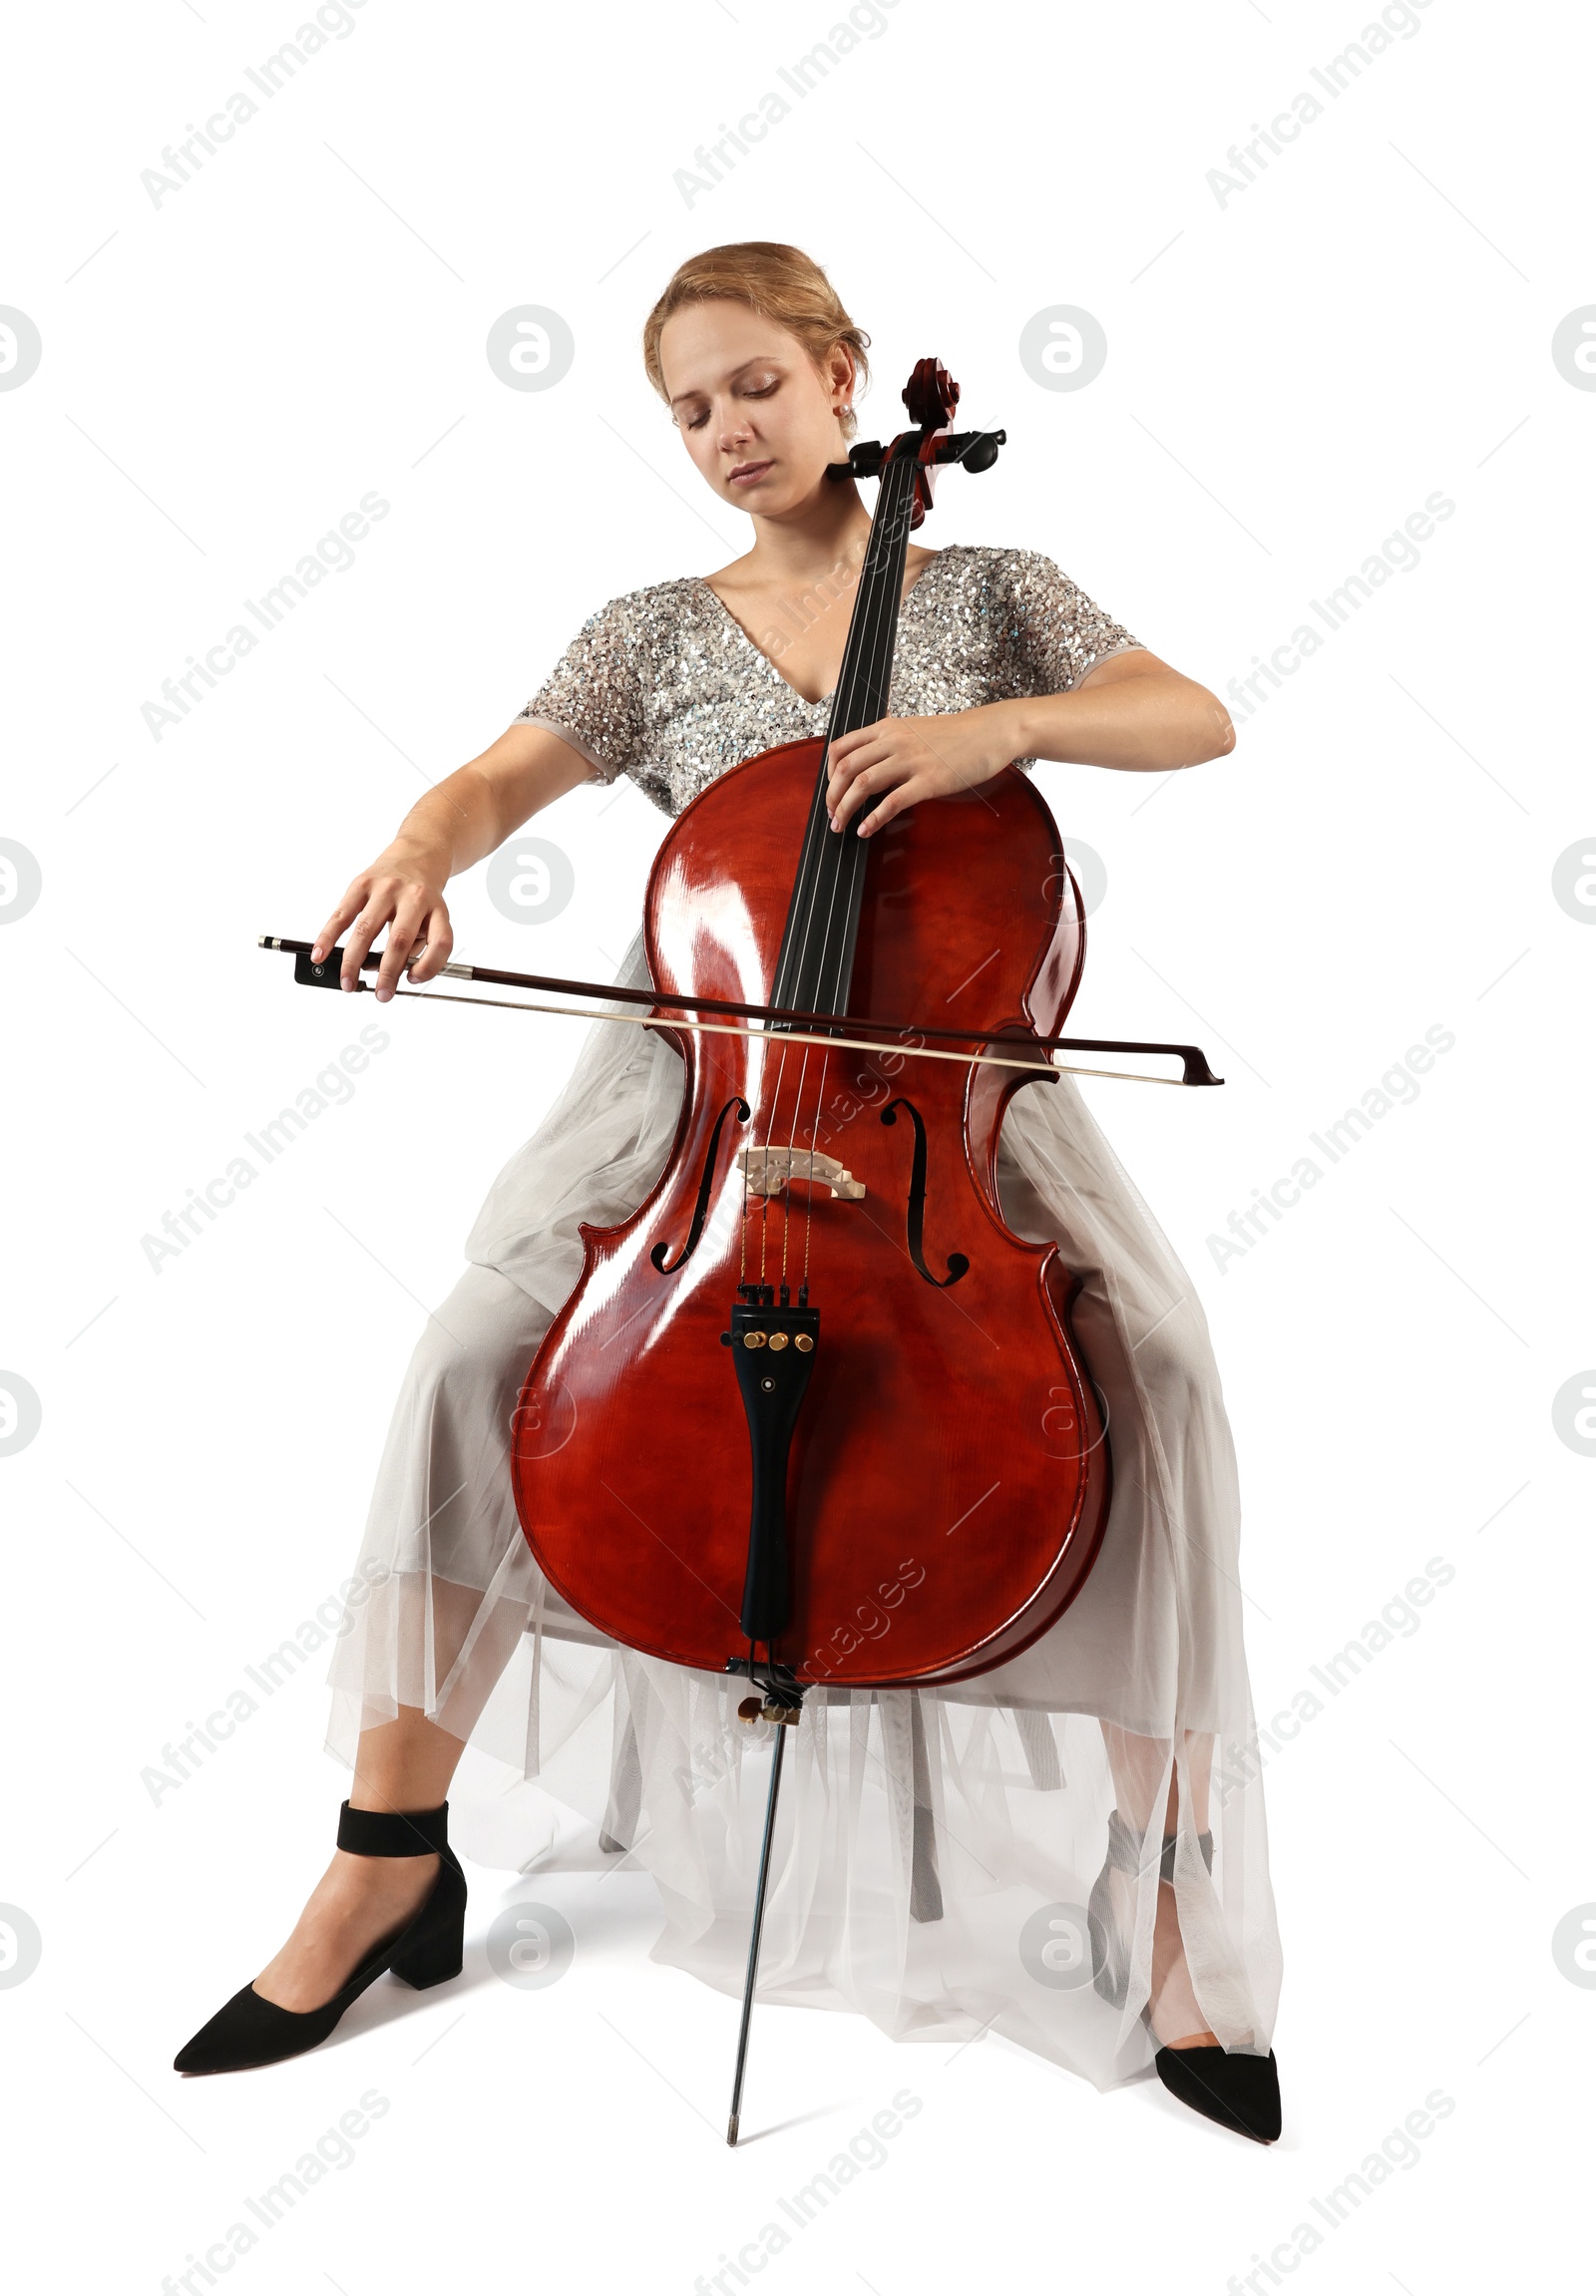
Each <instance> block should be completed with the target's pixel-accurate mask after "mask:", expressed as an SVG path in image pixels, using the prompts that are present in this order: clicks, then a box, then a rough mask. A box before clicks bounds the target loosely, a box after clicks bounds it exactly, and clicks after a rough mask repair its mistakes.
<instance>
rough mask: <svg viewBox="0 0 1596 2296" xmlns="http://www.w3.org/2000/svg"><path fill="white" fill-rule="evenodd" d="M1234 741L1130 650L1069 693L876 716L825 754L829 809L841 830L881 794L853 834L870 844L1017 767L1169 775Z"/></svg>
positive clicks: (1183, 688) (1183, 680)
mask: <svg viewBox="0 0 1596 2296" xmlns="http://www.w3.org/2000/svg"><path fill="white" fill-rule="evenodd" d="M1235 745H1236V731H1235V728H1234V726H1233V725H1232V724H1231V722H1230V715H1229V712H1228V711H1227V710H1226V708H1225V706H1224V704H1223V703H1222V702H1221V701H1219V700H1218V699H1217V698H1216V696H1215V695H1213V694H1211V693H1210V692H1209V691H1208V688H1207V687H1206V686H1203V685H1198V684H1197V682H1196V680H1195V679H1193V678H1189V677H1182V675H1181V674H1180V671H1179V670H1178V669H1171V668H1170V666H1169V664H1168V662H1166V661H1160V660H1159V658H1158V656H1157V655H1156V654H1154V653H1148V652H1147V651H1146V649H1145V648H1144V647H1141V646H1137V647H1135V648H1134V649H1131V650H1127V651H1125V652H1123V653H1114V654H1110V655H1108V657H1107V658H1106V660H1103V661H1100V662H1098V663H1097V664H1096V665H1095V667H1094V668H1092V669H1091V670H1089V671H1088V672H1087V674H1086V676H1085V677H1084V678H1082V679H1081V681H1080V683H1079V684H1078V685H1076V686H1073V687H1071V689H1070V691H1069V692H1068V693H1041V694H1032V695H1029V696H1027V697H1025V698H1022V699H1018V700H1012V701H993V702H987V703H986V704H984V705H983V706H982V707H981V708H979V709H962V710H957V711H955V712H953V713H952V714H951V715H950V716H947V717H884V718H882V719H880V720H879V721H878V722H877V723H876V724H875V725H866V726H861V727H860V729H859V731H858V732H857V733H849V734H844V735H843V737H842V738H841V740H839V741H837V742H834V743H833V744H832V749H831V756H830V760H829V763H830V779H829V782H828V784H827V798H828V802H829V804H830V807H831V819H832V827H833V828H834V829H845V828H846V827H847V825H848V823H849V821H850V819H851V818H852V817H853V815H854V814H855V813H857V812H858V810H859V808H860V806H861V805H862V804H863V803H864V802H865V800H866V798H867V797H874V796H875V795H876V794H877V793H878V792H881V791H885V792H886V794H885V795H884V796H883V797H882V800H881V803H880V804H879V805H878V806H877V807H876V810H875V811H874V813H872V815H871V816H870V819H869V821H868V822H866V823H865V825H864V827H863V828H862V829H861V831H860V835H861V836H862V837H870V836H873V835H874V834H875V832H876V831H877V830H878V829H880V828H883V827H884V826H885V824H886V823H887V822H889V821H891V820H892V818H893V816H894V815H895V814H899V813H904V812H906V811H907V810H908V808H909V807H910V806H912V805H918V804H919V803H920V801H921V800H922V798H927V797H950V796H954V795H956V794H957V793H958V792H960V791H961V790H968V789H974V788H976V787H977V786H978V785H979V784H980V783H981V782H984V781H990V780H991V779H992V777H993V775H994V774H995V773H1000V772H1001V771H1002V769H1003V767H1004V766H1005V765H1011V764H1012V763H1013V761H1014V759H1015V758H1016V757H1040V758H1047V759H1049V760H1051V761H1053V762H1054V763H1056V764H1059V765H1103V766H1109V767H1112V768H1114V769H1115V770H1117V771H1119V772H1121V773H1168V772H1170V771H1171V770H1172V769H1173V768H1175V767H1177V766H1183V765H1201V764H1203V763H1204V762H1205V761H1206V760H1207V759H1209V758H1214V757H1224V756H1225V755H1226V754H1227V753H1228V752H1229V751H1230V750H1232V749H1234V747H1235Z"/></svg>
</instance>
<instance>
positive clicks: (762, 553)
mask: <svg viewBox="0 0 1596 2296" xmlns="http://www.w3.org/2000/svg"><path fill="white" fill-rule="evenodd" d="M748 516H749V520H750V523H751V525H752V527H753V530H754V540H753V548H752V549H751V550H750V552H749V554H748V555H749V558H750V559H751V560H753V561H754V562H755V564H756V566H757V567H758V570H759V572H760V573H761V574H768V575H770V576H771V577H772V578H774V579H776V580H791V581H798V582H806V581H808V580H810V579H812V578H813V576H814V575H815V574H820V573H824V572H829V571H830V569H832V568H833V567H835V566H836V565H837V564H838V563H839V561H842V560H847V561H848V563H849V564H850V565H852V566H854V567H858V566H859V564H860V563H861V561H862V560H863V558H864V555H865V544H866V542H867V541H868V540H869V537H870V513H869V511H868V510H866V508H865V506H864V503H863V502H862V501H861V500H860V496H859V489H858V487H857V486H856V485H855V484H854V482H853V480H852V479H838V480H833V479H827V478H822V479H820V480H818V481H817V482H816V485H815V488H814V491H813V493H812V494H811V495H810V496H809V497H808V499H807V500H806V501H805V502H802V503H800V504H799V505H798V506H797V507H796V509H794V510H790V511H786V512H783V514H782V515H781V516H780V517H779V518H769V517H763V516H761V515H760V514H759V513H757V512H754V511H750V512H749V514H748Z"/></svg>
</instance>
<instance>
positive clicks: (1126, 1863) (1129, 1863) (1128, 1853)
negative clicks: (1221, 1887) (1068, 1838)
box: [1108, 1809, 1214, 1882]
mask: <svg viewBox="0 0 1596 2296" xmlns="http://www.w3.org/2000/svg"><path fill="white" fill-rule="evenodd" d="M1197 1847H1198V1848H1199V1850H1201V1852H1202V1859H1203V1863H1204V1865H1206V1866H1207V1868H1208V1870H1209V1872H1210V1873H1212V1872H1213V1870H1214V1837H1213V1835H1212V1834H1211V1833H1200V1834H1199V1835H1198V1836H1197ZM1108 1862H1109V1864H1110V1865H1111V1866H1112V1867H1113V1868H1114V1869H1115V1870H1116V1872H1119V1873H1139V1872H1140V1871H1141V1839H1140V1836H1139V1835H1138V1834H1136V1833H1135V1832H1134V1831H1133V1829H1132V1828H1131V1827H1130V1826H1128V1825H1127V1824H1126V1823H1125V1820H1124V1819H1123V1818H1122V1817H1121V1816H1120V1814H1119V1812H1118V1810H1117V1809H1113V1810H1110V1811H1109V1813H1108ZM1158 1872H1159V1878H1160V1879H1161V1880H1163V1881H1170V1882H1172V1881H1173V1880H1174V1878H1175V1836H1174V1835H1173V1834H1172V1833H1166V1834H1165V1835H1164V1840H1163V1854H1162V1855H1161V1856H1160V1858H1159V1860H1158Z"/></svg>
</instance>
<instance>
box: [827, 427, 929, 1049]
mask: <svg viewBox="0 0 1596 2296" xmlns="http://www.w3.org/2000/svg"><path fill="white" fill-rule="evenodd" d="M917 467H918V466H917V465H916V464H914V463H912V462H910V461H908V460H907V459H905V460H904V461H902V462H898V463H889V464H888V466H887V472H888V475H889V476H891V475H892V474H895V473H901V474H905V475H904V476H898V477H897V478H896V479H895V480H894V483H893V484H892V485H891V486H890V487H889V486H887V485H885V484H884V486H883V490H882V493H881V495H880V496H879V497H878V498H877V504H876V519H875V522H874V525H873V528H872V537H871V539H872V542H874V540H875V537H876V532H877V530H879V531H880V533H881V535H882V538H883V548H882V551H881V556H880V562H879V564H878V566H877V568H876V570H875V573H874V581H873V587H872V590H871V593H870V599H869V606H868V609H867V614H866V615H864V616H862V628H861V635H860V651H861V653H862V654H863V655H864V656H865V659H864V661H863V662H862V663H861V664H860V665H858V667H857V668H856V670H855V675H854V678H853V681H852V683H851V685H850V688H849V693H848V697H847V704H846V714H845V715H843V717H842V722H843V724H844V730H845V731H849V732H852V731H855V730H857V729H856V728H854V727H852V726H849V725H848V724H847V717H848V716H851V715H853V714H854V712H855V709H856V707H857V705H858V703H859V702H860V700H861V699H862V698H868V699H869V700H870V701H871V702H872V703H874V701H875V700H876V699H877V698H879V699H880V700H881V701H882V703H883V705H885V703H886V701H887V700H889V699H890V695H880V696H879V697H878V695H877V694H876V692H875V689H876V688H877V687H878V686H879V684H880V680H881V674H882V668H883V664H884V661H885V659H886V658H888V657H889V656H890V652H891V648H892V645H893V641H894V638H895V636H896V632H897V622H898V610H899V607H900V606H901V604H902V588H903V574H904V568H903V565H902V564H901V563H900V562H901V559H902V558H904V557H906V556H907V550H905V551H904V552H900V550H899V548H898V545H899V543H900V541H904V542H907V533H908V526H907V522H908V519H909V517H910V514H911V512H912V510H913V507H914V487H915V474H916V471H917ZM905 476H907V480H908V484H907V487H906V485H905ZM895 586H896V588H897V591H898V593H899V594H898V596H897V597H896V598H894V597H893V595H892V593H893V590H894V587H895ZM889 605H890V608H891V610H890V611H889V610H887V609H888V607H889ZM841 700H842V697H841V695H840V694H839V703H841ZM867 722H873V720H870V721H867ZM851 826H852V832H853V833H852V835H851V836H850V835H848V834H847V833H846V832H845V833H844V834H843V835H841V836H834V837H830V838H828V840H827V845H826V857H827V861H828V862H829V863H830V867H829V869H828V871H827V875H828V878H829V887H828V898H827V903H826V916H825V923H824V926H823V929H822V934H821V947H820V964H819V980H820V983H821V985H822V986H823V987H824V988H825V990H826V992H827V997H826V1000H827V1001H829V1002H831V1003H832V1004H833V1005H837V1004H838V1003H839V1001H841V1000H840V999H839V990H840V988H841V983H840V981H834V979H833V971H834V968H835V967H840V964H841V959H842V954H843V949H842V943H843V941H845V940H846V937H847V930H848V928H847V917H848V914H849V913H850V911H851V907H852V895H853V889H854V885H855V883H856V880H857V877H858V874H859V871H860V868H861V866H862V864H863V861H864V858H865V856H864V851H863V846H862V842H861V840H860V838H859V834H858V816H857V815H856V816H855V817H854V820H853V823H852V825H851ZM850 846H851V847H852V848H853V850H852V851H849V850H848V848H849V847H850ZM845 880H846V892H845V891H844V881H845ZM839 894H841V895H842V896H843V910H844V922H843V925H842V929H841V939H839V936H838V930H837V913H838V896H839ZM819 1001H820V999H819V997H818V996H817V1002H819Z"/></svg>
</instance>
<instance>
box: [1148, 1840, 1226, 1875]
mask: <svg viewBox="0 0 1596 2296" xmlns="http://www.w3.org/2000/svg"><path fill="white" fill-rule="evenodd" d="M1197 1847H1198V1848H1199V1849H1200V1850H1201V1851H1202V1853H1203V1863H1204V1865H1206V1866H1207V1868H1208V1870H1209V1872H1210V1873H1212V1872H1213V1870H1214V1837H1213V1835H1212V1834H1211V1833H1200V1834H1199V1835H1198V1836H1197ZM1158 1878H1159V1880H1160V1881H1169V1882H1172V1881H1173V1880H1174V1878H1175V1836H1174V1834H1172V1833H1166V1834H1165V1836H1164V1854H1163V1856H1162V1857H1161V1858H1160V1859H1159V1860H1158Z"/></svg>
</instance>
